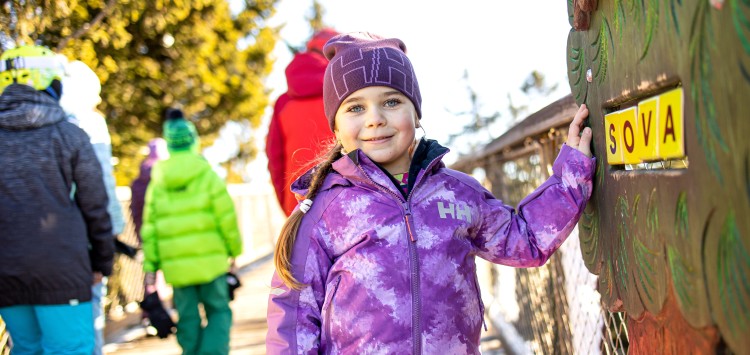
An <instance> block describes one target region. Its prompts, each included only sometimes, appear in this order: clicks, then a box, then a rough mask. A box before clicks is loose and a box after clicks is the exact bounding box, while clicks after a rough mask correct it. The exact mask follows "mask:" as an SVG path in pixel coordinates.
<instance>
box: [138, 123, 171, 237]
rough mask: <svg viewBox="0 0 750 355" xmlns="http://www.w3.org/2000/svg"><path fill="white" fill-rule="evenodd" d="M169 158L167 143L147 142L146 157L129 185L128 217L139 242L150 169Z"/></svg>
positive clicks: (163, 141) (156, 139) (155, 140)
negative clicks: (131, 219)
mask: <svg viewBox="0 0 750 355" xmlns="http://www.w3.org/2000/svg"><path fill="white" fill-rule="evenodd" d="M167 158H169V152H167V141H165V140H164V139H163V138H154V139H152V140H150V141H149V142H148V156H146V159H143V161H142V162H141V165H140V172H139V173H138V177H137V178H135V180H133V183H132V184H130V215H131V216H132V217H133V224H134V225H135V234H136V235H137V236H138V241H139V242H140V241H141V225H143V203H144V199H145V198H146V188H147V187H148V184H149V182H150V181H151V168H152V167H153V166H154V164H156V162H157V161H159V160H163V159H167Z"/></svg>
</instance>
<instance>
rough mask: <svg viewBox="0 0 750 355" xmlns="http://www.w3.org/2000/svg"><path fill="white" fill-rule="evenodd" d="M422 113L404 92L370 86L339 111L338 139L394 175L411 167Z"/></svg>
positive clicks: (357, 92) (348, 150)
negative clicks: (413, 145) (417, 128)
mask: <svg viewBox="0 0 750 355" xmlns="http://www.w3.org/2000/svg"><path fill="white" fill-rule="evenodd" d="M417 125H418V116H417V112H416V109H415V108H414V104H413V103H412V102H411V100H409V98H407V97H406V96H405V95H404V94H402V93H401V92H400V91H398V90H395V89H393V88H390V87H387V86H369V87H365V88H362V89H359V90H357V91H355V92H354V93H352V94H351V95H350V96H349V97H347V98H346V100H344V102H342V103H341V106H339V109H338V111H337V112H336V120H335V130H334V133H335V135H336V138H337V139H338V140H339V141H341V144H342V146H343V147H344V150H345V151H347V152H351V151H354V150H356V149H361V150H362V151H363V152H364V153H365V155H367V156H368V157H369V158H370V159H372V160H373V161H374V162H376V163H378V164H380V165H381V166H382V167H383V168H384V169H385V170H387V171H388V172H390V173H391V174H399V173H403V172H405V171H408V170H409V164H410V163H411V154H410V152H409V148H410V147H411V146H412V144H413V143H414V134H415V131H416V127H417Z"/></svg>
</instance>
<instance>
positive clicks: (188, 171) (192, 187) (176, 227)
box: [141, 152, 242, 287]
mask: <svg viewBox="0 0 750 355" xmlns="http://www.w3.org/2000/svg"><path fill="white" fill-rule="evenodd" d="M171 154H172V155H171V157H170V158H169V159H167V160H163V161H160V162H158V163H157V164H156V165H154V168H153V171H152V172H151V183H149V186H148V189H147V191H146V205H145V207H144V210H143V227H142V229H141V234H142V237H143V252H144V254H145V260H144V262H143V269H144V271H146V272H155V271H156V270H162V272H163V273H164V278H165V279H166V281H167V283H170V284H172V285H173V286H175V287H184V286H190V285H198V284H203V283H206V282H209V281H212V280H214V279H215V278H217V277H218V276H220V275H222V274H224V273H226V272H227V270H228V267H229V264H228V259H229V257H236V256H238V255H239V254H240V253H242V238H241V237H240V232H239V228H238V227H237V215H236V214H235V211H234V203H233V202H232V199H231V197H230V196H229V193H228V192H227V189H226V186H225V184H224V182H223V181H222V180H221V179H220V178H219V176H218V175H216V173H215V172H214V171H213V170H211V167H210V166H209V164H208V162H206V160H205V159H203V157H201V156H200V155H198V154H195V153H192V152H172V153H171Z"/></svg>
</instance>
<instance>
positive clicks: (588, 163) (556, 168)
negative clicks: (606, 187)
mask: <svg viewBox="0 0 750 355" xmlns="http://www.w3.org/2000/svg"><path fill="white" fill-rule="evenodd" d="M565 165H569V166H571V167H575V169H576V170H578V171H579V172H581V173H582V175H585V176H586V177H587V178H588V179H589V180H593V179H594V171H595V168H596V157H593V156H592V157H590V158H589V157H587V156H586V154H583V153H581V152H580V151H579V150H578V149H575V148H573V147H571V146H569V145H567V144H563V146H562V148H561V149H560V154H558V155H557V159H555V163H554V165H552V172H553V174H554V175H556V176H557V177H562V173H563V167H564V166H565Z"/></svg>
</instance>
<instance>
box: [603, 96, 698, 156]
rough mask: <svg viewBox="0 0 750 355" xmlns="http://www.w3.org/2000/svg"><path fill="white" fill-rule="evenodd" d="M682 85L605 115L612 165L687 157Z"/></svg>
mask: <svg viewBox="0 0 750 355" xmlns="http://www.w3.org/2000/svg"><path fill="white" fill-rule="evenodd" d="M683 103H684V100H683V92H682V88H677V89H674V90H672V91H668V92H666V93H663V94H661V95H658V96H655V97H651V98H648V99H646V100H643V101H641V102H639V103H638V105H637V106H633V107H630V108H627V109H625V110H620V111H617V112H612V113H610V114H608V115H605V116H604V129H605V137H606V139H605V141H606V148H607V162H608V163H609V164H610V165H619V164H638V163H641V162H646V161H657V160H666V159H673V158H682V157H684V156H685V141H684V117H683V110H682V108H683Z"/></svg>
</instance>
